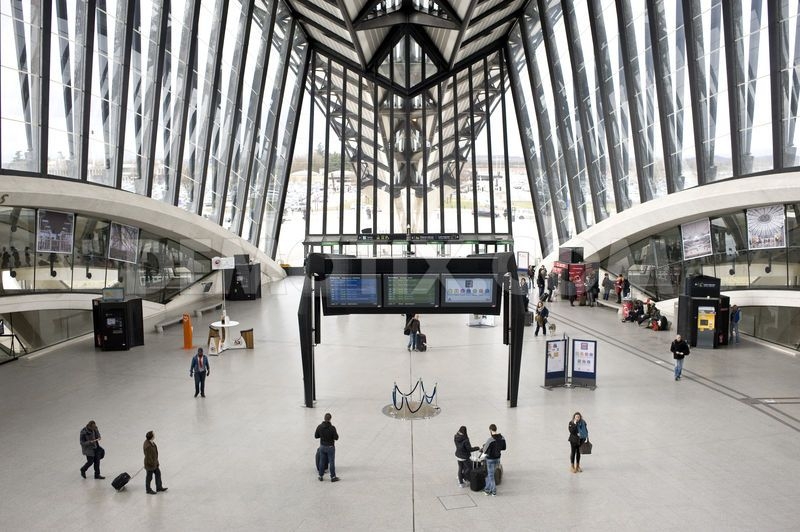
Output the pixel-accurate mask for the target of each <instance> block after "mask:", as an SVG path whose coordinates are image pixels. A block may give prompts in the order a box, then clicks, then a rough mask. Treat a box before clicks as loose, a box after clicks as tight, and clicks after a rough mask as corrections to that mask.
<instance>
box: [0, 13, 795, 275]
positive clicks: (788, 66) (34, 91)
mask: <svg viewBox="0 0 800 532" xmlns="http://www.w3.org/2000/svg"><path fill="white" fill-rule="evenodd" d="M518 15H519V19H518V22H519V23H518V24H516V25H514V26H513V29H512V32H511V33H510V34H509V35H508V38H507V40H506V42H500V43H497V44H495V45H493V46H492V47H491V48H489V49H486V50H484V51H482V52H480V51H478V52H477V53H476V54H474V55H472V56H471V58H470V61H469V64H460V65H456V66H455V67H454V70H453V71H444V70H443V67H442V65H441V64H440V63H437V62H436V61H434V60H432V57H431V55H430V53H429V52H430V50H429V49H428V48H426V47H425V46H423V45H421V44H420V43H421V42H422V41H419V42H418V40H417V38H416V37H415V34H414V33H413V32H409V33H405V34H403V35H402V37H400V38H398V39H397V40H396V41H395V42H393V43H391V45H390V46H388V47H387V49H386V50H385V53H384V56H383V57H381V58H378V59H376V61H375V62H374V63H372V65H371V66H373V67H374V69H373V71H371V72H362V71H360V70H359V67H358V65H356V64H351V63H348V64H342V63H340V62H339V61H337V60H336V59H335V57H337V56H336V54H333V55H331V54H330V53H327V52H328V51H327V50H325V49H323V48H321V47H317V48H315V49H314V50H313V53H312V50H311V48H312V46H311V45H310V44H309V43H308V42H307V39H306V37H305V35H304V32H303V28H302V23H303V20H302V19H300V20H298V19H294V18H293V17H292V12H291V11H290V10H289V9H288V8H287V6H286V5H284V2H283V1H281V0H253V1H248V2H244V1H242V0H231V1H224V0H209V1H205V0H204V1H199V0H140V1H133V0H86V1H81V2H65V1H62V0H43V1H33V0H15V1H8V2H0V93H2V98H1V99H0V174H9V175H10V174H15V175H25V176H30V177H50V178H59V179H74V180H80V181H84V182H87V183H92V184H94V185H98V186H106V187H113V188H117V189H120V190H125V191H129V192H132V193H136V194H142V195H147V196H150V197H152V198H154V199H157V200H159V201H163V202H164V203H165V204H166V205H172V206H178V207H180V208H183V209H185V210H187V211H189V212H192V213H194V214H197V215H200V216H204V217H205V218H207V219H209V220H212V221H213V222H214V223H217V224H220V225H221V226H223V227H225V228H226V229H227V230H229V231H231V232H232V233H233V234H236V235H240V236H242V237H243V238H245V239H247V240H249V241H250V242H252V243H253V244H255V245H258V246H260V247H261V248H262V249H263V250H265V251H266V252H267V253H269V254H271V255H273V256H276V255H277V254H278V246H279V239H290V240H294V241H295V242H296V241H298V240H301V239H302V238H303V236H299V237H298V236H297V235H296V234H295V232H298V233H299V232H300V231H299V229H298V230H297V231H295V230H294V229H292V230H290V231H287V232H282V230H281V227H282V224H283V223H284V221H285V220H287V219H288V220H289V221H291V219H292V218H293V217H294V216H297V217H298V218H299V219H302V218H303V216H305V220H303V223H299V221H298V225H304V226H305V227H303V230H302V232H303V233H304V234H320V235H338V234H353V233H360V232H361V231H362V230H365V229H370V230H371V231H373V233H386V232H400V233H402V232H405V231H406V230H408V229H409V228H410V229H411V230H412V231H414V232H445V233H448V232H453V233H463V234H467V235H470V234H477V235H483V234H508V233H509V231H511V232H517V231H524V232H525V236H526V237H527V236H528V235H530V234H534V235H536V239H537V240H538V242H537V245H538V246H539V249H540V251H542V252H543V253H549V252H552V251H553V250H555V249H556V248H557V247H558V245H559V244H560V243H562V242H564V241H566V240H567V239H569V238H571V237H573V236H575V235H576V234H578V233H580V232H581V231H583V230H584V229H585V228H587V227H589V226H591V225H593V224H595V223H598V222H600V221H602V220H603V219H605V218H606V217H608V216H611V215H613V214H614V213H617V212H621V211H623V210H626V209H628V208H630V207H631V206H633V205H636V204H639V203H642V202H646V201H649V200H651V199H653V198H657V197H661V196H663V195H665V194H671V193H676V192H679V191H680V190H683V189H686V188H690V187H693V186H697V185H700V186H702V185H704V184H706V183H711V182H714V181H717V180H720V179H726V178H738V177H742V176H747V175H751V174H754V173H759V172H765V171H793V170H796V169H797V168H798V167H799V166H800V158H798V155H797V149H796V146H797V142H798V141H797V136H798V133H797V131H798V128H797V126H796V122H797V117H798V112H800V111H799V109H800V103H798V102H800V81H798V80H799V79H800V78H799V77H798V75H797V73H796V71H797V66H798V64H800V53H798V51H797V50H800V46H798V45H797V44H798V43H799V42H800V35H799V34H798V30H797V28H798V15H800V12H799V11H798V5H797V4H796V3H791V2H778V1H776V2H765V1H763V0H732V1H724V0H684V1H672V0H648V1H641V2H640V1H632V0H598V1H588V0H532V1H530V2H527V3H526V4H525V7H524V8H523V10H522V11H521V12H520V13H518ZM314 46H316V44H314ZM504 69H506V70H505V71H504ZM306 72H308V73H307V74H306ZM501 86H502V87H504V88H505V89H504V90H498V87H501ZM501 95H507V96H508V98H506V101H505V102H504V101H503V100H502V98H501ZM301 102H302V103H304V106H301ZM304 107H305V109H304ZM311 109H315V111H314V112H311ZM304 110H305V111H306V112H305V114H304V116H305V118H304V119H303V120H300V119H298V116H299V113H301V112H303V111H304ZM498 111H499V112H500V113H504V119H505V122H504V121H503V120H495V119H494V114H495V113H497V112H498ZM512 116H513V117H514V119H513V120H512V119H510V117H512ZM501 124H505V126H502V125H501ZM514 124H517V125H516V126H515V125H514ZM504 127H505V128H507V129H506V130H503V128H504ZM484 134H485V135H486V136H485V137H484V136H482V135H484ZM503 135H507V137H506V138H508V139H510V140H511V141H512V142H510V143H509V144H510V145H512V146H513V145H515V144H516V138H519V139H520V142H521V147H520V148H519V150H518V152H517V153H515V154H512V156H511V157H509V161H508V162H506V161H505V160H502V164H500V160H498V148H499V146H500V140H499V139H501V138H502V137H503ZM297 140H299V141H300V142H297ZM295 148H297V149H295ZM506 149H508V148H506ZM292 154H293V157H294V160H293V162H292V164H289V160H290V159H289V157H290V156H291V155H292ZM337 154H338V155H337ZM515 155H516V156H517V157H519V159H518V161H519V162H518V163H515V162H514V156H515ZM501 159H504V158H501ZM303 161H304V162H303ZM515 164H518V165H519V166H520V167H522V166H524V167H525V170H524V172H525V177H524V179H523V178H520V181H522V182H523V183H524V186H525V187H526V188H519V189H518V188H514V184H515V183H516V179H515V178H513V177H511V176H514V175H516V170H515ZM293 166H294V167H295V169H296V170H297V171H301V170H300V169H301V168H302V171H303V172H305V178H306V180H307V183H303V184H302V185H300V184H298V185H297V186H295V185H292V180H290V179H289V174H290V171H291V169H292V167H293ZM498 170H499V171H498ZM498 176H499V178H498ZM304 185H305V186H304ZM509 189H510V190H509ZM514 190H522V191H525V196H524V197H519V196H518V194H515V193H514V192H513V191H514ZM528 191H529V192H528ZM509 192H511V193H510V194H509ZM290 196H291V198H290ZM287 198H289V201H287ZM287 204H288V205H289V211H290V212H293V213H295V214H292V215H289V216H287V215H286V214H287V213H286V211H287ZM298 207H301V208H300V209H298ZM303 211H305V212H303ZM528 211H531V212H528ZM509 218H510V219H511V223H509ZM521 219H527V220H529V222H526V223H528V224H529V223H530V220H533V221H535V224H534V225H533V228H531V225H524V226H521V227H520V229H515V227H514V225H513V224H514V223H518V222H519V221H520V220H521ZM287 227H288V226H287ZM522 227H524V229H523V228H522ZM521 236H522V235H521ZM375 249H378V247H377V246H376V248H375ZM787 253H788V254H789V257H793V256H794V255H793V251H791V250H787ZM753 260H757V261H761V262H762V263H763V261H764V260H766V259H764V258H758V257H753ZM787 260H790V259H787ZM701 262H702V261H701ZM765 264H766V265H767V266H768V265H769V263H768V261H767V262H766V263H765ZM706 266H707V265H703V267H706ZM693 267H694V266H693ZM765 267H766V266H765ZM728 269H730V268H728ZM772 271H773V272H774V273H773V274H770V277H769V279H770V280H769V281H767V280H766V279H767V278H765V277H764V276H763V275H761V276H758V278H753V279H748V283H751V282H756V283H761V282H769V283H773V282H777V281H773V280H772V277H774V275H779V270H778V269H773V270H772ZM784 273H785V274H786V276H787V277H788V276H789V272H784ZM737 282H738V281H737ZM778 284H782V281H781V282H779V283H778Z"/></svg>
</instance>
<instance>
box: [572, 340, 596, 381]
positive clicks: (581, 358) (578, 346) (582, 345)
mask: <svg viewBox="0 0 800 532" xmlns="http://www.w3.org/2000/svg"><path fill="white" fill-rule="evenodd" d="M596 382H597V342H596V341H595V340H572V384H574V385H584V386H594V385H595V383H596Z"/></svg>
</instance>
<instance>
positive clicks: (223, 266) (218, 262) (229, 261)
mask: <svg viewBox="0 0 800 532" xmlns="http://www.w3.org/2000/svg"><path fill="white" fill-rule="evenodd" d="M234 266H235V261H234V258H233V257H214V258H212V259H211V269H212V270H232V269H233V268H234Z"/></svg>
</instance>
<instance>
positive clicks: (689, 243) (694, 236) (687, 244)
mask: <svg viewBox="0 0 800 532" xmlns="http://www.w3.org/2000/svg"><path fill="white" fill-rule="evenodd" d="M681 241H682V243H683V259H684V260H689V259H696V258H699V257H706V256H708V255H711V252H712V250H711V221H710V220H709V219H708V218H703V219H702V220H697V221H696V222H690V223H688V224H681Z"/></svg>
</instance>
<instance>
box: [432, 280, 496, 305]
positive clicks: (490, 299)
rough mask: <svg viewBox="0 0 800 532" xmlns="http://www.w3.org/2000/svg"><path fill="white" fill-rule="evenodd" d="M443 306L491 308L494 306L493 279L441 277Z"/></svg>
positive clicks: (494, 286) (494, 287) (494, 285)
mask: <svg viewBox="0 0 800 532" xmlns="http://www.w3.org/2000/svg"><path fill="white" fill-rule="evenodd" d="M442 283H443V285H444V288H443V294H444V301H443V305H444V306H448V305H453V306H459V305H465V306H476V305H486V306H493V305H495V304H496V300H495V290H497V287H496V284H495V279H494V277H491V276H480V277H478V276H458V277H455V276H454V277H443V278H442Z"/></svg>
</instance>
